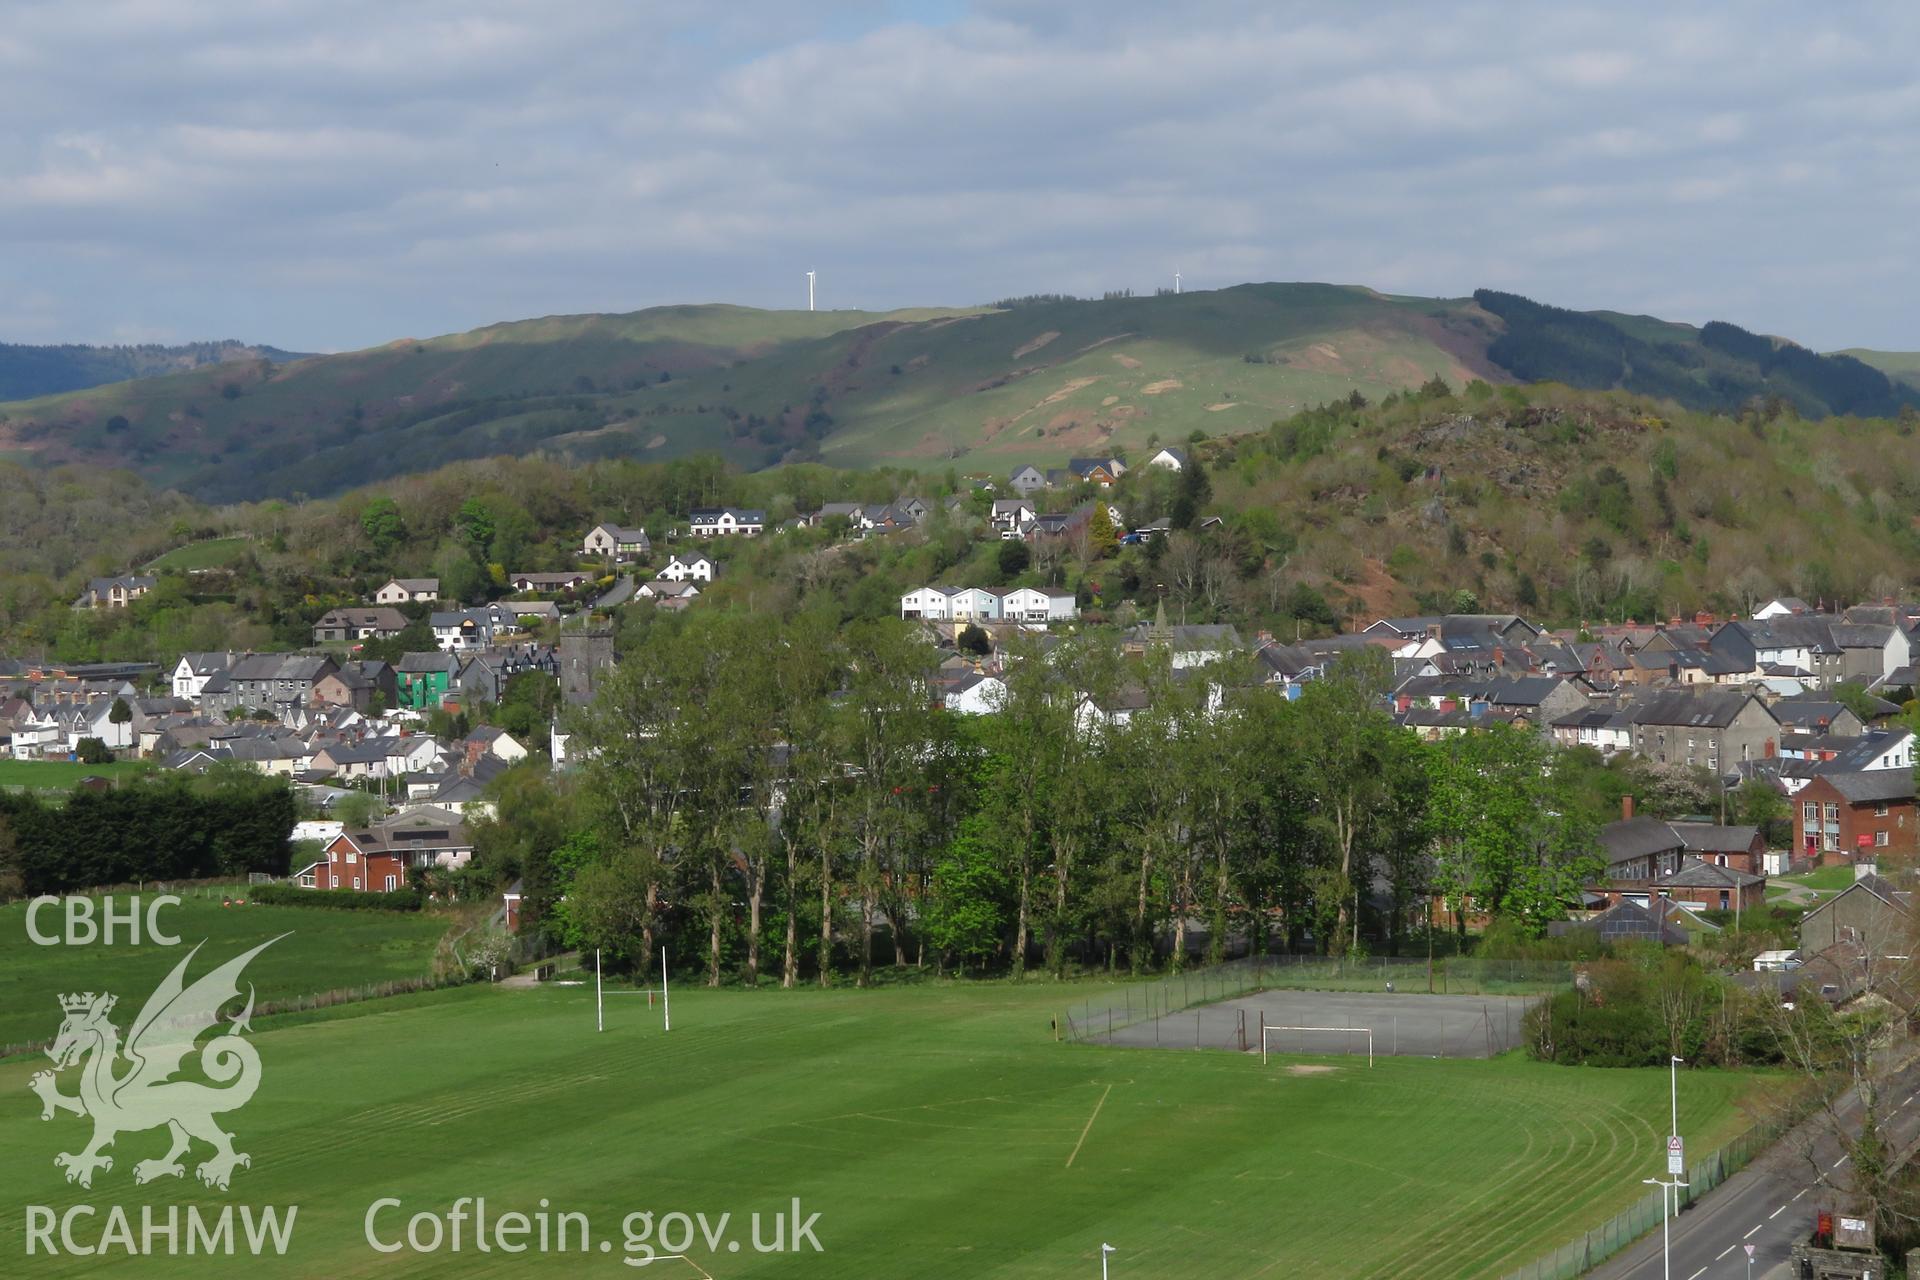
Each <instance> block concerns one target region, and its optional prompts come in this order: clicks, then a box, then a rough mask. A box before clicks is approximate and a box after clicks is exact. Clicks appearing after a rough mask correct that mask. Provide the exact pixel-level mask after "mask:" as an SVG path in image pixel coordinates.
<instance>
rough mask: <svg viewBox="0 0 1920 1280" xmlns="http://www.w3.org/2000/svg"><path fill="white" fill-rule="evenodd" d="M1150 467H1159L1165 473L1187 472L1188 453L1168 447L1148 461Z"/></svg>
mask: <svg viewBox="0 0 1920 1280" xmlns="http://www.w3.org/2000/svg"><path fill="white" fill-rule="evenodd" d="M1147 465H1148V466H1150V467H1159V468H1161V469H1162V470H1165V471H1185V470H1186V469H1187V451H1186V450H1185V449H1176V448H1174V447H1173V446H1172V445H1168V446H1167V447H1166V448H1164V449H1162V450H1161V451H1160V452H1158V453H1156V454H1154V455H1153V456H1152V457H1151V458H1148V459H1147Z"/></svg>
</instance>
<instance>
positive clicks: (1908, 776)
mask: <svg viewBox="0 0 1920 1280" xmlns="http://www.w3.org/2000/svg"><path fill="white" fill-rule="evenodd" d="M1793 800H1794V831H1793V836H1794V839H1793V845H1794V848H1795V849H1797V850H1799V852H1800V854H1801V855H1802V856H1804V857H1808V858H1813V859H1815V860H1816V861H1819V862H1828V863H1831V862H1853V861H1855V860H1862V861H1865V860H1872V859H1876V858H1877V857H1878V856H1880V855H1881V854H1885V853H1895V854H1912V853H1914V852H1915V851H1916V847H1920V839H1917V838H1916V833H1917V832H1920V821H1916V812H1915V807H1914V787H1913V772H1912V771H1911V770H1909V769H1872V770H1863V771H1860V772H1857V773H1820V774H1815V775H1814V777H1813V779H1812V780H1811V781H1810V782H1808V783H1807V785H1806V786H1804V787H1802V788H1800V790H1799V791H1798V792H1796V793H1795V795H1794V797H1793Z"/></svg>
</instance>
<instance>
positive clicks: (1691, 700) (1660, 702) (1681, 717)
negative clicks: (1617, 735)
mask: <svg viewBox="0 0 1920 1280" xmlns="http://www.w3.org/2000/svg"><path fill="white" fill-rule="evenodd" d="M1752 700H1753V695H1752V694H1750V693H1747V692H1745V691H1743V690H1738V689H1714V690H1703V691H1700V692H1696V693H1681V692H1674V693H1662V694H1656V695H1655V696H1654V697H1651V698H1649V699H1647V700H1646V701H1645V702H1642V703H1640V704H1639V705H1638V706H1637V707H1635V708H1634V709H1633V717H1632V718H1633V723H1634V724H1653V725H1667V726H1679V727H1681V728H1688V729H1724V728H1726V727H1727V726H1728V725H1730V724H1732V723H1733V721H1734V719H1735V717H1737V716H1738V715H1739V714H1740V713H1741V711H1742V710H1744V709H1745V708H1746V705H1747V703H1748V702H1750V701H1752Z"/></svg>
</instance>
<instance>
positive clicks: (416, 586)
mask: <svg viewBox="0 0 1920 1280" xmlns="http://www.w3.org/2000/svg"><path fill="white" fill-rule="evenodd" d="M439 598H440V579H438V578H389V579H387V583H386V585H385V586H383V587H381V588H380V589H379V590H378V591H376V592H374V593H373V602H374V603H375V604H419V603H421V602H422V601H426V600H438V599H439Z"/></svg>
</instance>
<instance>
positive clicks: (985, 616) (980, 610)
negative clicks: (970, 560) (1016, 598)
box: [947, 587, 1000, 622]
mask: <svg viewBox="0 0 1920 1280" xmlns="http://www.w3.org/2000/svg"><path fill="white" fill-rule="evenodd" d="M947 607H948V610H949V613H948V617H949V618H951V619H952V620H953V621H955V622H998V621H999V620H1000V597H999V595H998V594H996V593H995V592H992V591H989V590H987V589H986V588H985V587H961V588H960V589H959V590H958V591H955V592H954V593H953V595H952V596H951V597H950V599H949V603H948V606H947Z"/></svg>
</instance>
